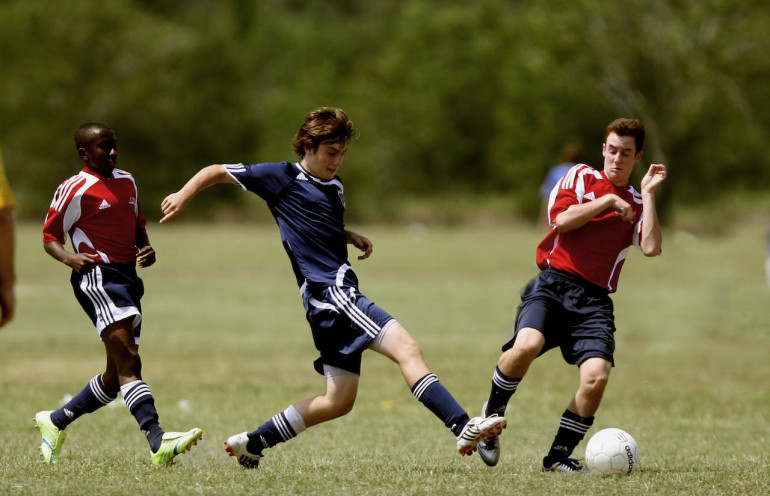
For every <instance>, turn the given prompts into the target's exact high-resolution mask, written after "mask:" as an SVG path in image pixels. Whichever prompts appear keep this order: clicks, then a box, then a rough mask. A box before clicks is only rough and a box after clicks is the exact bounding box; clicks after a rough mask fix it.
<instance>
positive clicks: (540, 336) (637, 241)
mask: <svg viewBox="0 0 770 496" xmlns="http://www.w3.org/2000/svg"><path fill="white" fill-rule="evenodd" d="M643 144H644V127H643V126H642V124H641V123H639V122H638V121H636V120H632V119H617V120H615V121H613V122H612V123H610V124H609V125H608V126H607V129H606V130H605V134H604V143H603V145H602V154H603V155H604V169H603V170H601V171H598V170H595V169H593V168H591V167H589V166H587V165H584V164H577V165H575V166H574V167H572V168H571V169H570V170H569V171H568V172H567V174H566V175H565V176H564V177H563V178H562V179H561V180H560V181H559V183H558V184H557V186H556V189H554V191H553V192H552V193H551V196H550V199H549V204H548V221H549V224H550V225H551V231H550V232H549V233H548V234H547V235H546V237H545V239H543V241H542V242H541V243H540V245H539V246H538V247H537V265H538V267H539V268H540V269H541V272H540V274H539V275H538V276H537V277H535V278H534V279H532V280H531V281H530V282H529V284H527V286H526V287H525V288H524V289H523V291H522V293H521V304H520V305H519V308H518V315H517V319H516V328H515V332H514V335H513V339H512V340H510V341H509V342H507V343H506V344H505V345H504V346H503V354H502V355H501V356H500V359H499V360H498V363H497V368H496V369H495V372H494V374H493V376H492V390H491V392H490V395H489V399H488V400H487V402H486V403H484V406H483V408H482V414H483V415H501V416H502V415H503V414H504V413H505V409H506V406H507V404H508V401H509V400H510V398H511V396H512V395H513V394H514V393H515V392H516V389H517V388H518V386H519V383H520V382H521V380H522V378H523V377H524V375H525V374H526V372H527V370H528V368H529V366H530V364H531V363H532V361H533V360H534V359H535V358H536V357H538V356H539V355H542V354H543V353H545V352H546V351H548V350H550V349H552V348H555V347H559V348H561V352H562V355H563V357H564V359H565V360H566V361H567V363H570V364H573V365H574V364H577V366H578V368H579V371H580V385H579V387H578V390H577V393H576V394H575V396H574V397H573V398H572V401H571V402H570V403H569V406H568V407H567V409H566V410H565V411H564V413H563V414H562V417H561V422H560V424H559V429H558V431H557V433H556V438H555V439H554V441H553V444H552V445H551V449H550V450H549V452H548V454H547V455H546V456H545V458H544V459H543V462H542V469H543V470H544V471H565V472H580V471H582V467H581V466H580V464H579V462H578V460H576V459H574V458H570V455H571V454H572V451H573V450H574V449H575V447H576V446H577V444H578V443H579V442H580V441H581V440H582V439H583V437H584V436H585V434H586V432H587V431H588V429H589V428H590V427H591V425H592V424H593V421H594V414H595V413H596V411H597V409H598V408H599V402H600V401H601V399H602V394H603V393H604V388H605V387H606V385H607V380H608V378H609V374H610V369H611V368H612V367H613V365H614V361H613V351H614V350H615V338H614V333H615V322H614V321H615V317H614V315H613V305H612V300H611V299H610V293H613V292H614V291H615V290H616V289H617V285H618V277H619V275H620V269H621V268H622V266H623V262H624V261H625V259H626V254H627V253H628V249H629V248H630V247H631V246H632V245H633V246H636V247H637V248H640V249H641V251H642V253H644V254H645V255H646V256H648V257H652V256H656V255H658V254H660V251H661V232H660V226H659V224H658V216H657V213H656V210H655V192H656V191H657V189H658V187H659V186H660V185H661V183H662V182H663V180H664V179H665V178H666V167H665V166H664V165H661V164H652V165H651V166H650V168H649V169H648V170H647V173H646V174H645V176H644V178H643V179H642V183H641V190H642V192H641V194H639V193H638V192H637V191H636V190H634V188H633V186H631V185H630V184H629V179H630V176H631V172H632V170H633V168H634V165H635V164H636V163H637V162H639V161H640V160H641V158H642V146H643ZM478 451H479V454H480V455H481V457H482V459H483V460H484V462H485V463H486V464H487V465H489V466H494V465H496V464H497V462H498V460H499V458H500V443H499V440H498V439H497V438H495V437H492V438H490V439H488V440H486V441H484V442H483V443H482V444H479V446H478Z"/></svg>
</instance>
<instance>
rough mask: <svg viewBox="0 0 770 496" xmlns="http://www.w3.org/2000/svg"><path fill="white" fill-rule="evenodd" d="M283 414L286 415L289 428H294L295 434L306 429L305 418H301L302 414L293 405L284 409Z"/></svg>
mask: <svg viewBox="0 0 770 496" xmlns="http://www.w3.org/2000/svg"><path fill="white" fill-rule="evenodd" d="M283 415H284V417H286V421H287V422H288V423H289V425H290V426H291V428H292V429H294V433H295V434H299V433H300V432H304V431H305V430H306V429H307V426H305V419H303V418H302V415H300V413H299V412H298V411H297V409H296V408H294V405H290V406H289V407H288V408H287V409H286V410H284V411H283Z"/></svg>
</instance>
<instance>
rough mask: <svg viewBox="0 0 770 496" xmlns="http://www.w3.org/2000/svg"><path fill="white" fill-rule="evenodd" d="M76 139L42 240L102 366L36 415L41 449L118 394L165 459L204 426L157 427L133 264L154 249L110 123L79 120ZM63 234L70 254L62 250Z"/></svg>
mask: <svg viewBox="0 0 770 496" xmlns="http://www.w3.org/2000/svg"><path fill="white" fill-rule="evenodd" d="M75 145H76V147H77V151H78V155H79V156H80V159H81V160H82V161H83V164H84V167H83V169H82V170H81V171H80V173H78V174H77V175H75V176H72V177H71V178H69V179H67V180H66V181H64V182H63V183H62V184H61V185H60V186H59V187H58V189H57V190H56V193H55V194H54V197H53V201H52V202H51V206H50V208H49V209H48V215H47V216H46V219H45V225H44V227H43V243H44V248H45V251H46V253H48V254H49V255H51V256H52V257H53V258H54V259H56V260H58V261H59V262H61V263H63V264H64V265H67V266H68V267H70V268H71V269H72V273H71V276H70V283H71V284H72V288H73V290H74V292H75V297H76V298H77V300H78V302H79V303H80V305H81V307H83V310H85V312H86V313H87V314H88V316H89V317H90V318H91V321H92V322H93V323H94V325H95V326H96V330H97V331H98V333H99V337H100V338H101V340H102V342H103V343H104V349H105V351H106V354H107V365H106V368H105V370H104V372H103V373H101V374H98V375H96V376H95V377H94V378H92V379H91V380H90V381H89V382H88V384H87V385H86V386H85V388H83V390H82V391H81V392H80V393H78V394H77V395H75V396H74V397H73V398H72V399H71V400H70V401H69V402H67V404H65V405H64V406H63V407H61V408H59V409H58V410H55V411H41V412H38V413H37V414H36V415H35V426H36V427H37V428H38V429H39V430H40V434H41V435H42V438H43V439H42V442H41V445H40V450H41V453H42V455H43V460H44V461H45V462H46V463H48V464H53V463H56V462H57V461H58V458H59V452H60V450H61V447H62V443H63V442H64V439H65V438H66V435H67V432H66V431H65V429H66V428H67V426H68V425H69V424H71V423H72V422H74V421H75V420H76V419H77V418H78V417H80V416H81V415H83V414H85V413H92V412H94V411H96V410H98V409H99V408H101V407H103V406H105V405H107V404H108V403H110V402H111V401H113V400H114V399H115V398H117V396H118V393H121V394H122V395H123V399H124V400H125V403H126V406H127V407H128V410H129V412H131V415H133V416H134V418H135V419H136V421H137V423H138V424H139V427H140V428H141V430H142V432H143V433H144V435H145V436H146V437H147V441H148V442H149V444H150V451H151V460H152V463H153V465H156V466H163V465H167V464H169V463H170V462H171V461H172V460H173V459H174V457H175V456H176V455H178V454H180V453H183V452H184V451H186V450H188V449H190V448H191V447H192V446H193V445H194V444H196V443H197V442H198V440H199V439H200V438H201V436H202V435H203V431H201V430H200V429H198V428H197V427H196V428H194V429H191V430H190V431H187V432H163V429H161V427H160V423H159V421H158V412H157V410H156V409H155V399H154V398H153V395H152V392H151V391H150V388H149V387H148V386H147V384H146V383H145V382H144V381H143V380H142V361H141V358H140V356H139V335H140V331H141V325H142V307H141V303H140V300H141V298H142V295H143V294H144V285H143V283H142V280H141V279H140V278H139V277H138V276H137V274H136V265H137V264H138V265H139V267H149V266H151V265H152V264H154V263H155V250H154V249H153V248H152V246H151V245H150V240H149V237H148V236H147V230H146V229H145V226H146V219H145V217H144V215H143V214H142V210H141V208H140V206H139V195H138V191H137V188H136V182H135V181H134V177H133V176H132V175H131V174H130V173H128V172H126V171H123V170H120V169H117V168H116V167H115V166H116V163H117V159H118V142H117V138H116V136H115V132H114V131H113V130H112V129H110V128H109V127H107V126H105V125H103V124H98V123H88V124H83V125H82V126H80V127H79V128H78V129H77V131H75ZM67 235H69V237H70V239H71V241H72V252H69V251H67V250H65V249H64V243H65V242H66V236H67Z"/></svg>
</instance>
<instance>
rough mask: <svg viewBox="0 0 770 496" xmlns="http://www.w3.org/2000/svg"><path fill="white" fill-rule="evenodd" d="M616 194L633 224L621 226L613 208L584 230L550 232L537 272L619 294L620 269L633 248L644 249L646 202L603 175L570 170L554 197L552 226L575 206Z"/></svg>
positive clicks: (588, 170) (550, 203)
mask: <svg viewBox="0 0 770 496" xmlns="http://www.w3.org/2000/svg"><path fill="white" fill-rule="evenodd" d="M610 193H612V194H616V195H618V196H619V197H620V198H622V199H624V200H625V201H627V202H628V203H629V204H630V205H631V207H632V208H633V211H634V219H633V221H631V222H627V221H623V220H621V219H620V217H618V215H617V214H616V213H615V211H614V210H613V209H612V208H608V209H607V210H605V211H603V212H601V213H600V214H599V215H597V216H596V217H594V218H593V219H591V220H590V221H588V223H587V224H585V225H584V226H582V227H580V228H578V229H575V230H572V231H568V232H563V233H560V232H559V231H558V230H557V229H556V228H552V229H551V231H550V232H549V233H548V235H547V236H546V237H545V239H543V241H542V242H540V245H538V247H537V257H536V259H537V266H538V267H540V268H541V269H545V268H546V267H552V268H554V269H559V270H562V271H564V272H569V273H570V274H574V275H577V276H579V277H581V278H583V279H585V280H586V281H588V282H590V283H592V284H594V285H596V286H599V287H601V288H604V289H607V290H608V291H609V292H611V293H612V292H615V291H616V290H617V288H618V278H619V277H620V269H621V268H622V267H623V262H625V260H626V256H627V255H628V250H629V248H630V247H631V245H634V246H636V247H637V248H639V247H640V241H641V228H642V210H643V209H642V196H641V195H640V194H639V193H638V192H637V191H636V190H635V189H634V188H633V186H631V185H630V184H629V185H626V186H623V187H617V186H615V185H614V184H612V183H611V182H610V180H609V179H607V176H606V175H605V174H604V172H603V171H597V170H596V169H594V168H593V167H589V166H587V165H585V164H578V165H575V166H574V167H572V168H571V169H570V170H569V171H568V172H567V174H566V175H565V176H564V177H563V178H562V179H561V180H560V181H559V183H558V184H557V185H556V186H555V187H554V189H553V190H552V191H551V196H550V198H549V200H548V221H549V223H550V224H551V226H552V227H553V225H554V224H553V222H554V221H553V220H554V219H555V218H556V216H557V215H559V214H560V213H561V212H564V211H565V210H567V209H568V208H569V207H570V206H571V205H575V204H583V203H586V202H589V201H592V200H595V199H597V198H599V197H601V196H604V195H607V194H610Z"/></svg>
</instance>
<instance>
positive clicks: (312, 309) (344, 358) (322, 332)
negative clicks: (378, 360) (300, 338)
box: [302, 286, 395, 375]
mask: <svg viewBox="0 0 770 496" xmlns="http://www.w3.org/2000/svg"><path fill="white" fill-rule="evenodd" d="M302 302H303V304H304V305H305V316H306V317H307V321H308V322H309V323H310V329H311V330H312V332H313V342H314V343H315V347H316V349H317V350H318V351H320V352H321V356H320V358H318V359H317V360H316V361H315V362H314V363H313V366H314V368H315V370H316V371H317V372H318V373H319V374H322V375H323V374H324V370H323V366H324V365H331V366H333V367H338V368H340V369H342V370H345V371H348V372H351V373H354V374H360V373H361V356H362V354H363V352H364V351H365V350H366V348H367V347H368V346H369V344H370V343H371V342H372V341H374V340H375V339H376V338H377V336H378V335H379V334H380V332H381V331H383V330H384V329H386V328H387V327H388V326H389V325H390V324H391V323H392V322H394V321H395V320H394V319H393V317H391V316H390V314H388V312H386V311H385V310H383V309H382V308H380V307H378V306H377V305H375V304H374V303H372V302H371V301H370V300H369V299H368V298H367V297H366V296H364V295H362V294H360V293H358V292H357V290H356V288H354V287H338V286H329V287H327V288H325V289H323V290H321V291H316V292H312V293H311V291H309V290H305V291H304V292H303V294H302Z"/></svg>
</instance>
